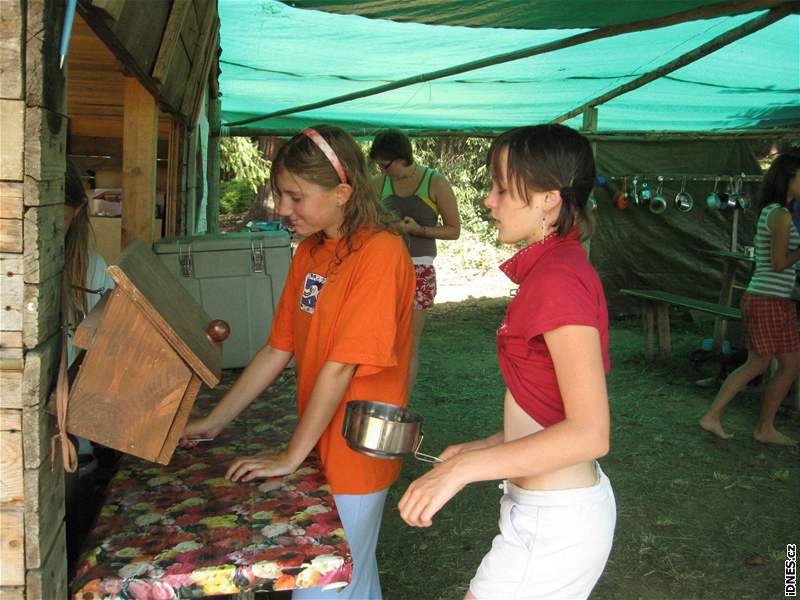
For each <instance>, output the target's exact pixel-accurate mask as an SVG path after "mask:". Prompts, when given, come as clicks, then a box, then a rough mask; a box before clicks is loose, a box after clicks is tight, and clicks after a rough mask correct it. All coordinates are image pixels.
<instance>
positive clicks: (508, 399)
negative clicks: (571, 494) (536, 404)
mask: <svg viewBox="0 0 800 600" xmlns="http://www.w3.org/2000/svg"><path fill="white" fill-rule="evenodd" d="M503 414H504V418H503V421H504V427H503V431H504V434H505V441H506V442H511V441H513V440H517V439H519V438H522V437H525V436H528V435H531V434H533V433H537V432H539V431H542V429H544V428H543V427H542V426H541V425H540V424H539V423H537V422H536V420H534V419H533V418H531V417H530V415H528V413H526V412H525V411H524V410H522V408H520V406H519V404H517V401H516V400H515V399H514V396H512V395H511V391H510V390H508V389H506V396H505V402H504V410H503ZM532 458H533V459H534V460H535V457H532ZM510 481H511V482H512V483H513V484H514V485H517V486H519V487H521V488H524V489H526V490H567V489H575V488H582V487H589V486H592V485H594V484H595V483H597V472H596V470H595V466H594V461H586V462H582V463H579V464H576V465H571V466H569V467H564V468H563V469H558V470H556V471H550V472H549V473H543V474H541V475H530V476H525V477H516V478H514V479H511V480H510Z"/></svg>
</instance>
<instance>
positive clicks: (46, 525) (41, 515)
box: [23, 453, 66, 569]
mask: <svg viewBox="0 0 800 600" xmlns="http://www.w3.org/2000/svg"><path fill="white" fill-rule="evenodd" d="M56 454H57V456H56V457H55V459H56V461H57V463H56V465H55V468H53V466H52V465H51V464H50V457H49V455H48V456H47V459H46V460H44V461H42V463H41V464H39V465H38V466H37V467H36V468H35V469H25V472H24V474H23V478H24V489H25V564H26V567H27V568H28V569H38V568H40V567H41V566H42V562H43V559H44V558H45V557H46V556H47V552H48V550H49V549H50V548H51V547H52V546H53V544H54V543H55V542H56V539H57V534H58V531H59V527H58V525H59V524H60V523H62V522H63V521H64V515H65V513H66V510H65V507H64V486H65V475H64V469H63V468H61V456H60V455H58V453H56Z"/></svg>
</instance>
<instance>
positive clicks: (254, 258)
mask: <svg viewBox="0 0 800 600" xmlns="http://www.w3.org/2000/svg"><path fill="white" fill-rule="evenodd" d="M250 267H251V268H252V269H253V273H263V272H264V244H263V242H262V241H261V240H258V246H256V245H255V243H254V240H250Z"/></svg>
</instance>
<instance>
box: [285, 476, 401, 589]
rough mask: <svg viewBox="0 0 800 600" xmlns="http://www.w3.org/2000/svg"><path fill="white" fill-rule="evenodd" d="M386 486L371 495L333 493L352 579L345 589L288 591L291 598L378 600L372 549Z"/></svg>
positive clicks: (379, 587)
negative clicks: (351, 567) (351, 566)
mask: <svg viewBox="0 0 800 600" xmlns="http://www.w3.org/2000/svg"><path fill="white" fill-rule="evenodd" d="M388 492H389V488H386V489H385V490H381V491H380V492H374V493H372V494H334V495H333V499H334V500H335V501H336V508H337V510H338V511H339V518H340V519H341V520H342V527H343V528H344V533H345V535H346V536H347V543H348V545H349V546H350V554H351V555H352V557H353V579H352V581H351V582H350V585H348V586H347V587H345V588H339V589H333V590H326V591H322V589H321V588H308V589H304V590H295V591H294V592H292V600H325V599H331V600H381V598H382V596H381V582H380V579H379V578H378V561H377V559H376V558H375V548H376V547H377V545H378V533H379V532H380V530H381V518H382V517H383V505H384V503H385V502H386V494H387V493H388Z"/></svg>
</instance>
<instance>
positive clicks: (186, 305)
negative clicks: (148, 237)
mask: <svg viewBox="0 0 800 600" xmlns="http://www.w3.org/2000/svg"><path fill="white" fill-rule="evenodd" d="M108 272H109V273H110V274H111V277H112V278H113V279H114V281H115V282H116V284H117V289H119V290H121V291H123V292H125V293H126V294H127V295H128V296H129V297H130V298H131V299H132V300H133V301H134V302H135V303H136V305H137V306H139V307H140V309H141V310H142V312H144V314H146V315H147V318H148V319H150V321H151V322H152V323H153V324H154V325H155V326H156V328H157V330H158V331H159V332H160V333H161V335H162V336H163V337H164V339H166V340H167V341H168V342H169V343H170V345H171V346H172V347H173V348H175V350H176V351H177V352H178V354H179V355H180V356H181V358H183V360H185V361H186V363H187V364H188V365H189V366H190V367H191V368H192V370H193V371H194V372H195V373H196V374H197V375H199V376H200V378H201V379H202V380H203V381H204V382H205V383H206V385H208V386H210V387H213V386H215V385H217V383H219V377H220V373H221V364H222V353H221V351H220V347H219V345H217V344H214V342H212V341H211V340H210V339H209V338H208V336H207V335H206V327H207V326H208V323H210V322H211V318H210V317H209V316H208V314H207V313H206V312H205V310H203V308H202V307H201V306H200V305H199V304H198V303H197V302H196V301H195V300H194V299H193V298H192V297H191V296H190V295H189V292H187V291H186V288H184V287H183V285H181V283H180V282H179V281H178V280H177V279H176V278H175V277H174V276H173V275H172V274H171V273H170V272H169V270H168V269H167V267H166V266H164V263H163V262H161V261H160V260H159V259H158V257H156V255H155V254H154V253H153V251H152V250H151V249H150V247H149V246H147V245H146V244H145V243H144V242H142V241H137V242H135V243H134V244H132V245H131V246H130V247H129V248H127V249H126V250H125V252H123V253H122V255H121V256H120V259H119V263H118V264H116V265H112V266H110V267H109V268H108ZM106 310H108V309H106Z"/></svg>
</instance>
